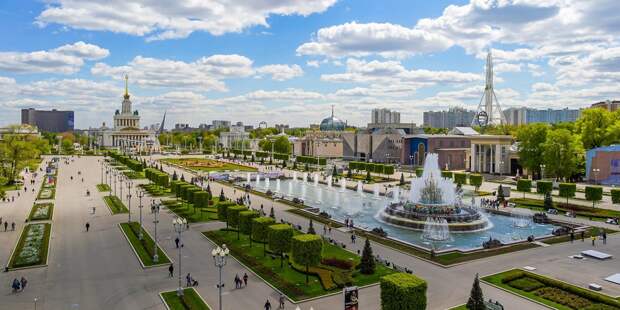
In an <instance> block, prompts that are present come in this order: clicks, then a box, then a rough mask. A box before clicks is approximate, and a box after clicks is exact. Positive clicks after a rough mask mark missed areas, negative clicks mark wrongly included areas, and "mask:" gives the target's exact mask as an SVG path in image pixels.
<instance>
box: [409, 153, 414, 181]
mask: <svg viewBox="0 0 620 310" xmlns="http://www.w3.org/2000/svg"><path fill="white" fill-rule="evenodd" d="M409 166H411V170H409V177H410V178H413V155H409Z"/></svg>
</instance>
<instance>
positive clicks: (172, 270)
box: [168, 264, 174, 278]
mask: <svg viewBox="0 0 620 310" xmlns="http://www.w3.org/2000/svg"><path fill="white" fill-rule="evenodd" d="M168 276H169V277H171V278H172V277H174V266H173V265H172V264H170V267H168Z"/></svg>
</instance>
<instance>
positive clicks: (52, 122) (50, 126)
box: [22, 108, 75, 132]
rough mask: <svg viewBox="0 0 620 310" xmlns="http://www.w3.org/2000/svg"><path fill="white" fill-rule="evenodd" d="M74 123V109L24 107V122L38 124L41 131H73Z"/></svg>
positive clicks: (25, 123) (32, 124)
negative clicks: (48, 109)
mask: <svg viewBox="0 0 620 310" xmlns="http://www.w3.org/2000/svg"><path fill="white" fill-rule="evenodd" d="M74 123H75V116H74V113H73V111H58V110H56V109H53V110H51V111H44V110H35V109H32V108H30V109H22V124H24V125H31V126H37V128H39V130H41V131H46V132H66V131H73V126H74Z"/></svg>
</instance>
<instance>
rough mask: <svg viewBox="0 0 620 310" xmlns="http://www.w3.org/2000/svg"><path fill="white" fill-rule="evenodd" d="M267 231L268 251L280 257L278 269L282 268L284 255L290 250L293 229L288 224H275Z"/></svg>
mask: <svg viewBox="0 0 620 310" xmlns="http://www.w3.org/2000/svg"><path fill="white" fill-rule="evenodd" d="M268 230H269V249H271V250H272V251H274V252H276V253H278V254H279V255H280V268H282V267H283V266H284V255H283V254H284V253H285V252H288V251H290V250H291V239H292V238H293V228H292V227H291V226H290V225H288V224H275V225H271V226H269V228H268Z"/></svg>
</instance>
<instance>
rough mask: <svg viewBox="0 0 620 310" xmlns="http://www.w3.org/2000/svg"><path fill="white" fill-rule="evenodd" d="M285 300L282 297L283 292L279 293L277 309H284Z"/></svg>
mask: <svg viewBox="0 0 620 310" xmlns="http://www.w3.org/2000/svg"><path fill="white" fill-rule="evenodd" d="M285 301H286V297H284V294H280V305H279V306H278V309H284V302H285Z"/></svg>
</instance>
